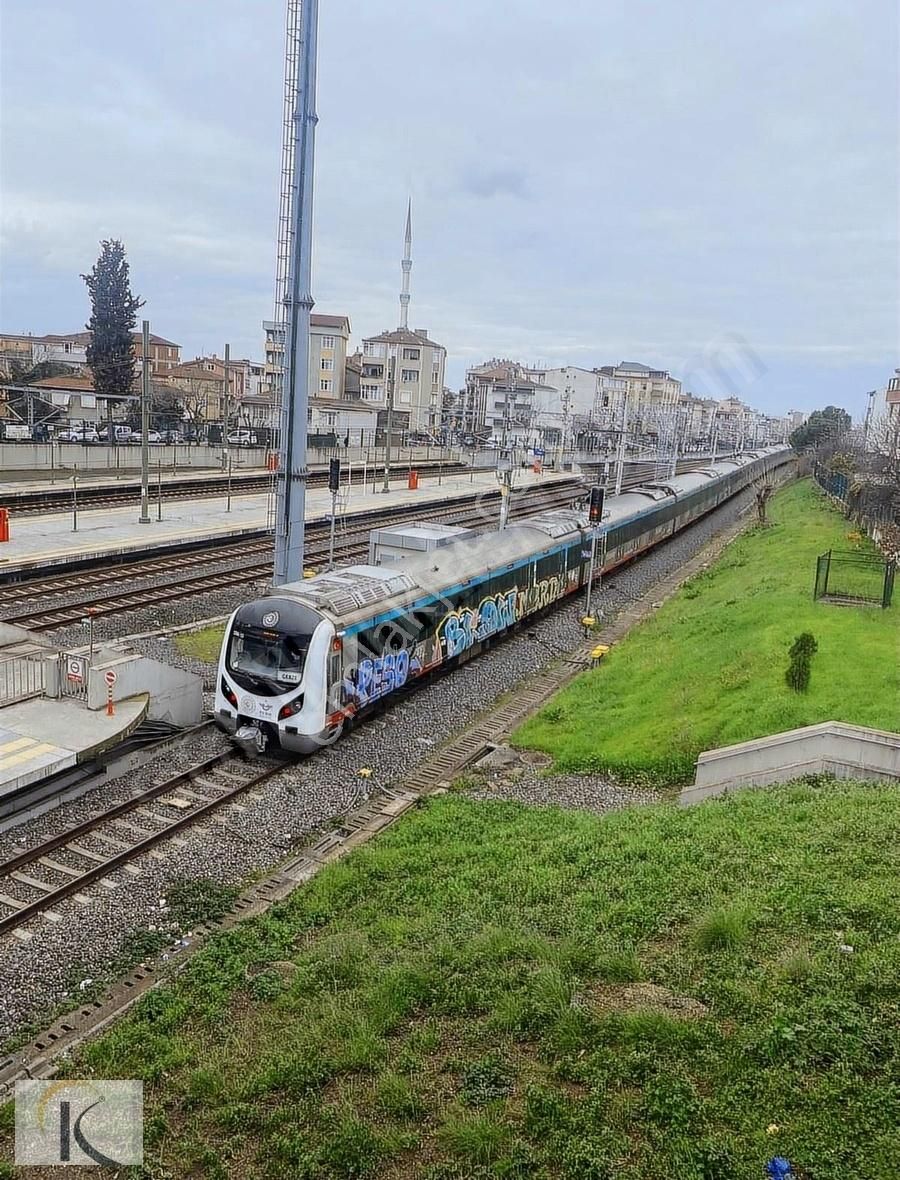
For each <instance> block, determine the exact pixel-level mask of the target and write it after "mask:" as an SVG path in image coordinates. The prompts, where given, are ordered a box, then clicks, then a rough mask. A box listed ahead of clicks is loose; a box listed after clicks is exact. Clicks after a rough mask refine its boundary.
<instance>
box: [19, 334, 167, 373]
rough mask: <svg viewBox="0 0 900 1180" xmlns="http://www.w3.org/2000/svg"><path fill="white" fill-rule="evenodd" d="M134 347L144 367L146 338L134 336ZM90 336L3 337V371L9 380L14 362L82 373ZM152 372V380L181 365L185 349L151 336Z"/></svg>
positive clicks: (28, 335) (162, 338)
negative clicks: (46, 365)
mask: <svg viewBox="0 0 900 1180" xmlns="http://www.w3.org/2000/svg"><path fill="white" fill-rule="evenodd" d="M131 339H132V347H133V350H134V357H135V360H136V361H137V362H138V366H139V367H140V363H141V360H142V359H143V355H144V345H143V335H142V333H140V332H132V334H131ZM90 342H91V333H90V332H69V333H68V334H57V333H50V334H48V335H45V336H33V335H30V334H21V335H16V334H15V333H0V370H2V375H3V376H6V377H8V376H9V374H10V365H11V363H12V362H16V361H17V362H19V363H20V364H24V365H39V364H46V363H53V364H57V365H67V366H69V367H70V368H71V369H72V370H73V371H74V372H76V373H80V372H82V371H83V370H85V369H86V368H87V348H88V345H89V344H90ZM148 356H149V358H150V372H151V375H152V376H154V377H155V376H157V375H158V374H159V373H163V372H166V371H168V370H169V369H172V368H174V367H175V366H177V365H179V364H180V363H181V345H180V344H175V343H174V342H173V341H171V340H166V339H165V338H164V337H162V336H155V335H153V334H152V333H151V335H150V348H149V351H148Z"/></svg>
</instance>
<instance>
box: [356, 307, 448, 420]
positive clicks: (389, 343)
mask: <svg viewBox="0 0 900 1180" xmlns="http://www.w3.org/2000/svg"><path fill="white" fill-rule="evenodd" d="M361 364H362V372H361V375H360V386H359V388H360V398H361V399H362V401H364V402H367V403H369V404H370V405H372V406H374V407H375V408H376V409H384V408H385V407H386V406H387V403H388V394H389V385H390V382H391V379H392V378H393V385H394V408H395V409H396V410H398V411H399V412H401V413H404V414H408V415H409V429H410V430H412V431H424V432H427V433H433V432H434V431H435V430H439V429H440V425H441V420H442V416H443V402H444V370H445V368H446V364H447V350H446V349H445V348H444V346H443V345H442V344H438V343H437V342H436V341H434V340H431V339H430V338H429V336H428V331H427V329H426V328H416V329H415V330H410V329H408V328H397V329H396V330H395V331H393V332H390V331H385V332H381V333H380V334H379V335H378V336H369V337H366V338H364V339H363V346H362V357H361Z"/></svg>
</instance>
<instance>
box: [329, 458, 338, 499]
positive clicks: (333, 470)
mask: <svg viewBox="0 0 900 1180" xmlns="http://www.w3.org/2000/svg"><path fill="white" fill-rule="evenodd" d="M340 486H341V461H340V459H330V460H329V462H328V490H329V492H336V491H338V490H339V489H340Z"/></svg>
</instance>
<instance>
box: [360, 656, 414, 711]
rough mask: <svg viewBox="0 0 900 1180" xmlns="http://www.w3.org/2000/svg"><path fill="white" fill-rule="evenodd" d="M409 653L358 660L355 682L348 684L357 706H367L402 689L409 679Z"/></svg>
mask: <svg viewBox="0 0 900 1180" xmlns="http://www.w3.org/2000/svg"><path fill="white" fill-rule="evenodd" d="M409 671H410V663H409V652H408V651H398V652H391V653H388V654H387V655H383V656H376V657H375V659H365V660H360V662H359V667H358V668H357V669H356V681H355V684H354V683H353V681H352V679H351V681H350V683H349V686H348V687H349V691H350V695H352V696H354V697H356V700H357V701H358V703H359V705H360V706H362V705H367V704H369V703H370V702H371V701H376V700H378V698H379V697H383V696H386V695H387V694H388V693H389V692H394V691H395V689H398V688H402V687H403V685H404V684H406V681H407V680H408V678H409Z"/></svg>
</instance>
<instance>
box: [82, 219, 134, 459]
mask: <svg viewBox="0 0 900 1180" xmlns="http://www.w3.org/2000/svg"><path fill="white" fill-rule="evenodd" d="M81 277H82V278H83V279H84V281H85V283H86V284H87V289H88V294H89V295H90V299H91V318H90V320H89V321H88V323H87V324H86V325H85V326H86V327H87V329H88V331H89V332H90V333H91V342H90V344H89V345H88V347H87V363H88V367H89V368H90V370H91V373H92V374H93V378H94V389H95V390H96V392H97V394H98V395H100V396H102V397H104V398H105V399H106V424H107V430H108V434H109V445H110V446H115V444H116V434H115V429H114V427H113V406H114V405H115V403H116V402H119V401H121V400H122V399H123V398H124V397H127V396H128V394H129V393H131V391H132V387H133V385H134V377H135V358H134V347H133V340H132V333H133V332H134V330H135V327H136V324H137V312H138V309H139V308H141V307H143V306H144V301H143V300H142V299H138V298H137V296H135V295H132V293H131V284H130V282H129V279H128V260H127V259H126V257H125V247H124V246H123V245H122V243H121V242H120V241H117V240H116V239H110V240H107V241H103V242H101V243H100V256H99V257H98V259H97V261H96V262H95V263H94V267H93V270H92V271H91V273H90V274H87V275H82V276H81Z"/></svg>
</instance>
